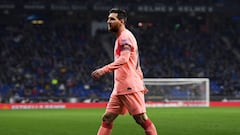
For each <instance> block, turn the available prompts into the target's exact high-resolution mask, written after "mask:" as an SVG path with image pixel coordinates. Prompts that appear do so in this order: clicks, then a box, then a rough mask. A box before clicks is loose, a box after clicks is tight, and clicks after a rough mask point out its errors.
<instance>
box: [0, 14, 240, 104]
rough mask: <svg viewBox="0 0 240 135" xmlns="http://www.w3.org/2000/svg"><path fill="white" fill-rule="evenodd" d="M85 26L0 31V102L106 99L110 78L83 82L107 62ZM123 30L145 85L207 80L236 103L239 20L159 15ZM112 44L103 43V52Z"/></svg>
mask: <svg viewBox="0 0 240 135" xmlns="http://www.w3.org/2000/svg"><path fill="white" fill-rule="evenodd" d="M201 17H203V18H201ZM209 18H214V19H212V20H210V21H209V20H208V19H209ZM103 19H105V18H103ZM132 20H133V19H132ZM88 25H89V24H88V23H86V22H85V21H79V22H78V23H55V22H48V23H45V24H41V25H34V24H31V23H28V22H25V23H20V24H18V25H16V24H1V26H0V48H1V53H0V55H1V59H0V64H1V66H0V72H1V73H0V101H2V102H39V101H49V100H51V101H55V100H56V101H63V102H65V101H67V99H68V98H67V97H76V98H79V99H80V100H81V101H83V100H85V99H90V100H98V99H106V98H108V97H109V95H110V93H111V89H112V83H113V82H112V77H113V74H109V75H106V76H104V77H103V79H100V80H99V81H94V80H93V79H92V78H91V77H90V74H91V72H92V71H93V70H94V69H95V68H96V67H98V66H102V65H104V64H107V63H109V62H111V61H112V58H111V57H109V52H108V51H109V50H108V49H106V48H104V47H103V46H104V45H103V43H104V42H105V41H102V40H106V38H99V37H100V35H101V34H102V33H104V35H108V34H110V33H107V32H106V30H101V31H96V34H95V36H90V35H91V34H90V32H89V30H88V28H89V26H88ZM128 28H129V29H130V30H131V31H132V32H133V33H134V34H135V35H136V38H137V40H138V44H139V51H140V58H141V59H140V60H141V65H142V70H143V72H144V76H145V77H146V78H149V77H151V78H198V77H200V78H201V77H204V78H209V79H210V82H211V85H210V86H211V88H210V90H211V96H222V97H232V98H239V97H240V70H239V69H240V64H239V63H240V46H239V44H240V41H239V31H240V23H239V20H237V21H236V20H233V19H232V18H231V17H228V16H225V17H223V16H221V15H214V16H210V17H209V16H198V17H197V16H195V15H186V14H184V15H182V14H181V15H180V14H176V15H175V16H171V15H161V16H159V19H158V20H151V21H149V22H133V23H131V22H129V25H128ZM110 35H111V34H110ZM114 38H115V37H114V36H109V38H108V39H109V41H108V42H109V43H110V44H111V45H113V43H114ZM23 99H24V100H23ZM11 100H13V101H11Z"/></svg>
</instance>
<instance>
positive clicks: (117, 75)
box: [91, 8, 157, 135]
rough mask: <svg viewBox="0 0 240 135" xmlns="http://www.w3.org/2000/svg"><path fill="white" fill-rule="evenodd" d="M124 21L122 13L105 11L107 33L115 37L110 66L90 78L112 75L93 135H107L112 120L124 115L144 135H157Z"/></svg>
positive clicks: (131, 37) (135, 48)
mask: <svg viewBox="0 0 240 135" xmlns="http://www.w3.org/2000/svg"><path fill="white" fill-rule="evenodd" d="M126 20H127V14H126V11H125V10H121V9H118V8H113V9H111V10H110V11H109V15H108V19H107V24H108V30H109V31H110V32H113V33H115V35H116V41H115V48H114V62H112V63H110V64H108V65H105V66H103V67H101V68H99V69H96V70H95V71H93V72H92V74H91V75H92V77H93V78H94V79H99V78H100V77H101V76H102V75H104V74H106V73H109V72H112V71H114V88H113V92H112V94H111V96H110V99H109V102H108V104H107V107H106V111H105V113H104V115H103V117H102V125H101V126H100V128H99V130H98V133H97V135H110V134H111V131H112V127H113V122H114V120H115V119H116V118H117V116H118V115H120V114H122V115H123V114H126V113H127V112H129V114H130V115H132V116H133V118H134V119H135V121H136V123H138V124H139V125H141V127H142V128H143V129H144V130H145V134H146V135H157V131H156V128H155V126H154V124H153V123H152V121H151V120H150V119H149V118H148V116H147V114H146V106H145V100H144V94H145V93H146V91H147V89H146V88H145V86H144V82H143V73H142V70H141V68H140V63H139V55H138V46H137V41H136V39H135V37H134V35H133V34H132V33H131V32H130V31H129V30H128V29H127V28H126V27H125V23H126Z"/></svg>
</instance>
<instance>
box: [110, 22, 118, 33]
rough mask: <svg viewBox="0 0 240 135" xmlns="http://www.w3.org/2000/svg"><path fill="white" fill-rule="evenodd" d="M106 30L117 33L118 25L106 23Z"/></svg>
mask: <svg viewBox="0 0 240 135" xmlns="http://www.w3.org/2000/svg"><path fill="white" fill-rule="evenodd" d="M108 31H110V32H114V33H117V32H118V26H116V25H111V24H108Z"/></svg>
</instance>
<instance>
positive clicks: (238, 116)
mask: <svg viewBox="0 0 240 135" xmlns="http://www.w3.org/2000/svg"><path fill="white" fill-rule="evenodd" d="M147 111H148V115H149V117H150V118H151V119H152V121H153V122H154V123H155V125H156V127H157V130H158V134H159V135H240V128H239V126H240V108H230V107H228V108H223V107H221V108H148V109H147ZM103 112H104V109H67V110H2V111H0V134H1V135H96V132H97V130H98V127H99V125H100V123H101V115H102V113H103ZM112 135H144V132H143V130H142V128H140V126H138V125H137V124H135V122H134V120H133V119H132V117H130V116H129V115H125V116H119V117H118V118H117V119H116V121H115V124H114V129H113V132H112Z"/></svg>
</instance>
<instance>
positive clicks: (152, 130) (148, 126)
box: [142, 119, 157, 135]
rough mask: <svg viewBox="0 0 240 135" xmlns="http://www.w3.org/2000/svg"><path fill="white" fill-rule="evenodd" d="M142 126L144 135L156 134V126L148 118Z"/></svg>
mask: <svg viewBox="0 0 240 135" xmlns="http://www.w3.org/2000/svg"><path fill="white" fill-rule="evenodd" d="M142 127H143V129H144V130H145V133H146V135H157V130H156V127H155V126H154V124H153V123H152V121H151V120H150V119H148V120H146V121H145V123H144V124H143V125H142Z"/></svg>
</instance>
